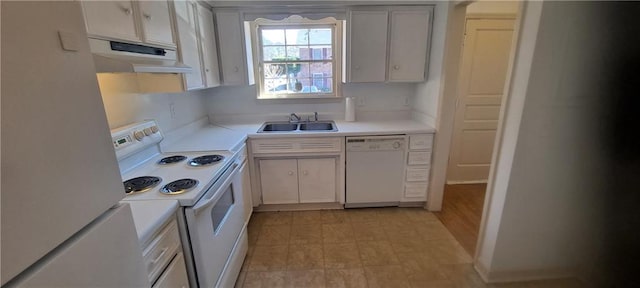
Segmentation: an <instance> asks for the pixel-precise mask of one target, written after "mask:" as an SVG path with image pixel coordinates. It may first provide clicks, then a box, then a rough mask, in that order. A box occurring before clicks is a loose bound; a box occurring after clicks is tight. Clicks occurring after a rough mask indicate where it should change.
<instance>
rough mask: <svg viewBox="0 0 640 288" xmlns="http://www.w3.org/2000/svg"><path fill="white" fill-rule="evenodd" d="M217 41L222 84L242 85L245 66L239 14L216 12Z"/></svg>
mask: <svg viewBox="0 0 640 288" xmlns="http://www.w3.org/2000/svg"><path fill="white" fill-rule="evenodd" d="M216 21H217V24H218V39H223V40H224V41H220V51H219V52H220V70H221V71H222V84H224V85H243V84H245V83H246V81H245V75H246V71H245V65H244V57H243V52H244V49H242V47H243V44H242V29H241V26H240V25H241V21H240V13H238V12H226V11H225V12H217V13H216Z"/></svg>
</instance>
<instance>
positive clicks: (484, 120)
mask: <svg viewBox="0 0 640 288" xmlns="http://www.w3.org/2000/svg"><path fill="white" fill-rule="evenodd" d="M513 22H514V20H511V19H468V20H467V23H466V36H465V42H464V48H463V53H462V67H461V71H460V84H459V85H460V86H459V95H458V104H457V108H456V116H455V122H454V123H455V124H454V136H453V142H452V144H451V145H452V146H451V154H450V157H449V167H448V171H447V183H449V184H454V183H473V182H486V180H487V177H488V176H489V167H490V165H491V153H492V151H493V143H494V139H495V136H496V128H497V126H498V117H499V113H500V103H501V102H502V96H503V95H502V93H503V89H504V84H505V78H506V76H507V66H508V64H509V54H510V51H511V38H512V35H513Z"/></svg>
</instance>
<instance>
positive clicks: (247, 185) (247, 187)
mask: <svg viewBox="0 0 640 288" xmlns="http://www.w3.org/2000/svg"><path fill="white" fill-rule="evenodd" d="M238 177H240V182H239V183H242V195H243V198H242V201H243V202H244V203H243V204H244V209H245V210H244V216H245V222H247V221H249V218H251V212H253V203H252V199H251V198H252V196H251V195H252V194H251V176H250V175H249V165H248V164H247V162H244V163H242V167H240V172H238Z"/></svg>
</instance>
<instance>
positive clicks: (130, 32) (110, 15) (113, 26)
mask: <svg viewBox="0 0 640 288" xmlns="http://www.w3.org/2000/svg"><path fill="white" fill-rule="evenodd" d="M80 3H82V10H83V12H84V18H85V23H86V25H87V33H88V34H89V36H97V37H106V38H111V39H121V40H129V41H133V42H140V41H141V39H140V34H139V33H138V31H137V29H136V24H135V17H134V11H133V4H132V2H131V1H81V2H80Z"/></svg>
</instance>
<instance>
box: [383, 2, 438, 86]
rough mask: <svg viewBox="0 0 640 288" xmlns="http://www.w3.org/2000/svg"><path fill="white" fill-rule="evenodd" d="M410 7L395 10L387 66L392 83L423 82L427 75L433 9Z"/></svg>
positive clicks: (392, 12)
mask: <svg viewBox="0 0 640 288" xmlns="http://www.w3.org/2000/svg"><path fill="white" fill-rule="evenodd" d="M398 9H399V8H398ZM406 9H408V10H404V9H403V10H394V11H391V24H390V25H391V27H390V29H389V31H390V35H389V65H388V67H387V69H388V71H389V72H388V73H389V81H391V82H416V81H417V82H420V81H424V78H425V67H426V61H427V51H428V50H429V49H428V47H429V33H430V31H431V27H430V25H431V19H430V18H431V8H424V7H411V8H406Z"/></svg>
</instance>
